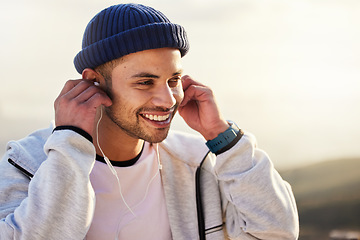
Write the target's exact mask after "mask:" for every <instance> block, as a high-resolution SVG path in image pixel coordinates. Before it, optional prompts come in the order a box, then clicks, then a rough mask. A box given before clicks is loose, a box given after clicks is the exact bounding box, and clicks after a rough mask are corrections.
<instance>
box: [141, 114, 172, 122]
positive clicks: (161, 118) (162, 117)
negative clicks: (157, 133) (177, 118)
mask: <svg viewBox="0 0 360 240" xmlns="http://www.w3.org/2000/svg"><path fill="white" fill-rule="evenodd" d="M142 116H143V117H145V118H147V119H149V120H151V121H156V122H163V121H166V120H168V119H169V117H170V114H166V115H155V114H142Z"/></svg>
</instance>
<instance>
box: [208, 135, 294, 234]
mask: <svg viewBox="0 0 360 240" xmlns="http://www.w3.org/2000/svg"><path fill="white" fill-rule="evenodd" d="M215 161H216V163H215V165H214V168H213V171H214V174H215V175H216V177H217V179H218V181H219V185H220V189H221V194H222V199H223V200H222V201H223V203H222V206H223V212H224V214H225V219H226V228H227V229H226V230H227V233H228V235H229V237H230V238H231V239H267V240H271V239H273V240H281V239H286V240H290V239H297V238H298V232H299V223H298V213H297V208H296V203H295V199H294V196H293V193H292V190H291V187H290V185H289V184H288V183H287V182H285V181H284V180H283V179H282V178H281V176H280V175H279V174H278V172H277V171H276V170H275V169H274V166H273V164H272V162H271V161H270V159H269V157H268V156H267V154H266V153H265V152H263V151H262V150H260V149H258V148H256V143H255V138H254V137H252V136H251V135H248V134H245V135H244V136H243V137H242V138H241V140H240V141H239V142H238V143H237V144H236V145H235V146H234V147H232V148H231V149H230V150H228V151H226V152H224V153H222V154H219V155H218V156H217V157H216V160H215Z"/></svg>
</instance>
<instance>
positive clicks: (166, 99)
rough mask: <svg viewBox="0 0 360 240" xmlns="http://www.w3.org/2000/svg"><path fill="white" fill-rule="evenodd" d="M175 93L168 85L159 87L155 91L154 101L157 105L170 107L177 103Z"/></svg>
mask: <svg viewBox="0 0 360 240" xmlns="http://www.w3.org/2000/svg"><path fill="white" fill-rule="evenodd" d="M174 94H175V93H174V92H173V91H172V89H171V88H170V87H169V86H168V85H165V86H162V87H159V88H158V89H157V90H156V91H155V93H154V96H153V98H152V103H153V104H154V105H155V106H157V107H161V108H167V109H170V108H172V107H174V106H175V104H176V98H175V96H174Z"/></svg>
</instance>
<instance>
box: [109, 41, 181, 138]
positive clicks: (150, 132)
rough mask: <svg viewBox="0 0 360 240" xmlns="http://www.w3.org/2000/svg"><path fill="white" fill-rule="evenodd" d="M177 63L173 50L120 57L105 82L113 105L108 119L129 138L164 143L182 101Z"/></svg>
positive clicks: (175, 52) (167, 49)
mask: <svg viewBox="0 0 360 240" xmlns="http://www.w3.org/2000/svg"><path fill="white" fill-rule="evenodd" d="M180 62H181V55H180V51H179V50H177V49H172V48H160V49H151V50H145V51H141V52H137V53H132V54H129V55H127V56H125V57H123V58H122V59H121V60H120V61H119V62H118V65H116V66H115V67H114V68H113V70H112V72H111V75H110V76H111V80H110V81H107V87H106V88H107V89H108V92H109V95H110V96H111V98H112V101H113V104H112V106H110V107H107V108H106V115H107V117H108V118H110V119H111V121H112V122H113V123H115V125H116V126H117V127H119V128H120V129H121V130H123V131H124V132H125V133H127V135H129V136H130V137H133V138H137V139H143V140H145V141H148V142H152V143H156V142H161V141H163V140H164V139H165V138H166V136H167V134H168V131H169V128H170V123H171V120H172V119H173V117H174V115H175V112H176V111H177V108H178V105H179V104H180V103H181V101H182V99H183V97H184V93H183V89H182V84H181V74H182V68H181V64H180Z"/></svg>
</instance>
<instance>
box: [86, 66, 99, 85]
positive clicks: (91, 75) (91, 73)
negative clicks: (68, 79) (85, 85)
mask: <svg viewBox="0 0 360 240" xmlns="http://www.w3.org/2000/svg"><path fill="white" fill-rule="evenodd" d="M101 78H102V76H101V75H100V74H99V73H97V72H96V71H95V70H94V69H91V68H85V69H84V70H83V72H82V79H85V80H89V81H93V82H98V83H100V80H101Z"/></svg>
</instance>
